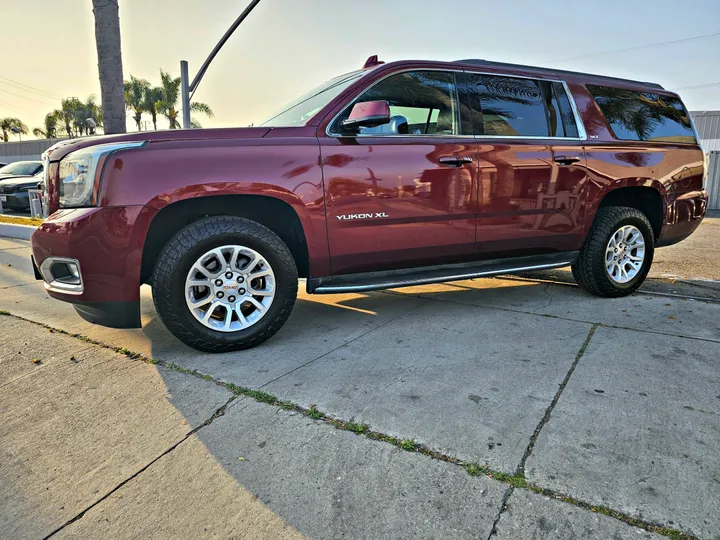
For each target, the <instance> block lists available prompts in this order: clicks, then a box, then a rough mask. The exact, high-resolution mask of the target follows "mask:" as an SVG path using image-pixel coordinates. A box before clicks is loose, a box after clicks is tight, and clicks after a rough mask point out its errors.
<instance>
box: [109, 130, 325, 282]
mask: <svg viewBox="0 0 720 540" xmlns="http://www.w3.org/2000/svg"><path fill="white" fill-rule="evenodd" d="M98 193H99V199H100V202H101V205H103V206H142V207H143V210H142V212H141V213H140V215H139V216H138V222H137V226H136V227H135V230H134V231H133V233H134V235H137V237H136V241H137V242H139V243H142V242H143V241H144V235H146V234H147V230H148V228H149V226H150V223H151V221H152V218H153V217H154V215H155V214H156V213H157V212H158V211H159V210H161V209H162V208H165V207H166V206H168V205H171V204H173V203H176V202H179V201H184V200H189V199H196V198H200V197H208V196H222V195H262V196H265V197H272V198H276V199H279V200H281V201H283V202H285V203H287V204H288V205H289V206H290V207H291V208H292V209H293V210H294V211H295V212H296V214H297V215H298V218H299V219H300V223H301V224H302V227H303V231H304V233H305V238H306V241H307V245H308V252H309V257H310V264H311V267H312V270H313V273H314V274H316V275H323V273H326V272H327V271H328V269H327V265H328V261H329V251H328V243H327V234H326V232H325V201H324V191H323V181H322V168H321V165H320V160H319V146H318V142H317V139H316V138H315V137H314V136H312V137H300V138H299V137H288V138H273V139H243V140H190V141H185V140H183V141H169V142H168V141H164V142H153V143H151V144H149V145H147V146H146V147H144V148H142V149H138V150H133V151H128V152H124V153H123V154H121V155H119V156H117V157H113V156H110V158H109V159H108V163H107V164H106V165H105V168H104V171H103V175H102V180H101V184H100V187H99V191H98Z"/></svg>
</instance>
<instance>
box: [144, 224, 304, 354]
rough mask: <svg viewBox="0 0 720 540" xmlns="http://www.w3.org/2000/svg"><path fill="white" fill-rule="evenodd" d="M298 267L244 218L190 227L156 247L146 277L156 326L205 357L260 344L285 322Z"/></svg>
mask: <svg viewBox="0 0 720 540" xmlns="http://www.w3.org/2000/svg"><path fill="white" fill-rule="evenodd" d="M297 280H298V276H297V268H296V267H295V262H294V260H293V257H292V255H291V254H290V250H289V249H288V248H287V246H286V245H285V244H284V243H283V242H282V240H280V238H278V237H277V235H275V234H274V233H273V232H272V231H271V230H269V229H268V228H266V227H264V226H263V225H260V224H259V223H256V222H254V221H250V220H247V219H244V218H239V217H233V216H218V217H210V218H205V219H202V220H199V221H196V222H194V223H192V224H190V225H188V226H187V227H185V228H184V229H183V230H181V231H180V232H179V233H178V234H176V235H175V236H174V237H173V238H172V239H171V240H170V241H169V242H168V243H167V244H166V245H165V247H164V248H163V250H162V252H161V253H160V256H159V257H158V260H157V264H156V265H155V270H154V273H153V277H152V283H153V301H154V302H155V308H156V310H157V312H158V314H159V315H160V318H161V319H162V321H163V323H165V325H166V326H167V327H168V329H169V330H170V331H171V332H172V333H173V334H174V335H175V336H176V337H177V338H178V339H180V340H181V341H182V342H184V343H185V344H187V345H190V346H191V347H194V348H195V349H198V350H201V351H207V352H225V351H233V350H239V349H247V348H250V347H254V346H256V345H259V344H260V343H262V342H263V341H265V340H266V339H268V338H269V337H271V336H272V335H273V334H274V333H275V332H277V331H278V330H279V329H280V327H282V325H283V324H284V323H285V321H286V320H287V318H288V317H289V315H290V312H291V311H292V308H293V305H294V303H295V299H296V297H297Z"/></svg>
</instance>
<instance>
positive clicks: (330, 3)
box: [0, 0, 720, 131]
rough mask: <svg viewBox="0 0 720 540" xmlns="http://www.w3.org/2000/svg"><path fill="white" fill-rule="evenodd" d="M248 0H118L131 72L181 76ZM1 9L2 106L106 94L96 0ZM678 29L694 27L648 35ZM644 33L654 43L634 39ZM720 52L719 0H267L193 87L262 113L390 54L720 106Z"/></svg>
mask: <svg viewBox="0 0 720 540" xmlns="http://www.w3.org/2000/svg"><path fill="white" fill-rule="evenodd" d="M248 3H249V0H119V6H120V27H121V33H122V38H121V39H122V55H123V70H124V77H125V79H128V78H129V76H130V74H132V75H135V76H136V77H140V78H144V79H147V80H149V81H150V82H152V83H154V84H158V85H159V83H160V69H161V68H162V69H164V70H166V71H169V72H171V73H172V74H173V75H175V76H179V73H180V66H179V64H180V60H182V59H185V60H188V62H189V63H190V76H191V77H193V76H194V74H195V73H196V72H197V70H198V69H199V67H200V66H201V65H202V63H203V61H204V60H205V58H206V57H207V55H208V54H209V53H210V51H211V50H212V48H213V47H214V45H215V43H217V41H218V39H219V38H220V37H221V36H222V35H223V33H224V32H225V31H226V30H227V28H228V27H229V26H230V24H231V23H232V22H233V21H234V19H235V18H236V17H237V15H238V14H239V13H240V12H241V11H242V10H243V9H244V8H245V6H246V5H247V4H248ZM0 14H1V17H0V24H1V25H2V36H3V45H2V48H0V118H1V117H5V116H13V117H19V118H20V119H21V120H22V121H23V122H24V123H25V124H26V125H27V126H28V127H29V128H30V130H31V131H32V129H33V128H35V127H41V126H42V123H43V118H44V116H45V114H46V113H48V112H50V111H52V110H53V109H55V108H59V106H60V98H62V97H72V96H74V97H79V98H81V99H86V98H87V97H88V96H89V95H90V94H95V95H96V96H98V98H99V96H100V85H99V82H98V70H97V54H96V50H95V34H94V25H93V14H92V2H91V0H0ZM709 34H715V36H713V37H707V38H703V39H689V38H696V37H698V36H706V35H709ZM677 40H686V41H681V42H679V43H670V44H665V45H658V46H655V47H646V46H648V45H654V44H658V43H663V42H668V41H677ZM635 47H644V48H641V49H635V50H630V51H624V50H625V49H631V48H635ZM615 51H623V52H615ZM718 52H720V0H684V1H682V2H678V1H677V0H604V1H603V2H595V1H589V0H545V1H532V0H503V1H502V2H489V1H484V2H483V1H480V0H442V1H438V0H434V1H433V0H262V1H261V2H260V4H259V5H258V7H257V8H255V10H254V11H253V12H252V13H251V14H250V16H249V17H248V18H247V19H246V21H245V22H244V23H243V24H242V25H241V26H240V27H239V28H238V30H237V31H236V32H235V34H234V35H233V36H232V37H231V38H230V40H229V41H228V43H227V44H226V45H225V47H224V48H223V49H222V50H221V52H220V54H219V55H218V56H217V58H216V59H215V61H214V62H213V63H212V64H211V65H210V68H209V70H208V71H207V73H206V74H205V77H204V79H203V81H202V82H201V84H200V86H199V88H198V90H197V92H196V94H195V98H194V99H196V100H198V101H202V102H205V103H207V104H208V105H210V106H211V107H212V109H213V110H214V112H215V118H212V119H208V118H206V117H202V116H199V117H198V120H199V121H200V122H201V124H202V125H203V127H223V126H246V125H249V124H251V123H255V124H257V123H260V122H262V121H263V120H265V119H266V118H268V117H269V116H271V114H272V113H273V112H275V111H277V110H279V109H280V108H281V106H282V105H283V104H284V103H287V102H288V101H291V100H292V99H293V98H294V97H295V96H297V95H300V94H302V93H304V92H305V91H307V90H308V89H310V88H312V87H315V86H317V85H318V84H320V83H321V82H323V81H325V80H327V79H330V78H332V77H334V76H336V75H339V74H342V73H346V72H348V71H352V70H355V69H359V68H360V67H361V66H362V64H363V63H364V62H365V60H366V59H367V57H369V56H370V55H373V54H377V55H379V57H380V59H381V60H385V61H391V60H402V59H433V60H458V59H463V58H483V59H486V60H495V61H501V62H513V63H521V64H532V65H540V66H549V67H557V68H560V69H570V70H577V71H586V72H591V73H599V74H602V75H612V76H618V77H627V78H633V79H639V80H646V81H652V82H658V83H660V84H662V85H663V86H664V87H665V88H669V89H673V90H678V92H679V93H680V95H681V97H682V98H683V100H684V101H685V104H686V105H687V107H688V108H689V109H690V110H717V109H720V84H715V85H714V86H707V87H705V88H688V89H685V88H686V87H691V86H699V85H707V84H712V83H720V54H718ZM128 120H129V121H128V129H129V130H134V129H136V128H135V126H134V122H132V120H131V119H130V116H129V115H128ZM144 120H148V121H149V120H150V119H149V117H146V118H144ZM166 127H167V122H166V121H165V120H164V119H161V120H160V122H159V128H161V129H164V128H166Z"/></svg>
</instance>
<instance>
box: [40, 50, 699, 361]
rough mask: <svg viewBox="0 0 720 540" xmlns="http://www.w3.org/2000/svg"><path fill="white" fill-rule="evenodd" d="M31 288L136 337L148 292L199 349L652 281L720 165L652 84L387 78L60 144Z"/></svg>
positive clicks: (510, 73)
mask: <svg viewBox="0 0 720 540" xmlns="http://www.w3.org/2000/svg"><path fill="white" fill-rule="evenodd" d="M44 160H45V164H46V166H45V171H46V173H45V174H46V182H45V185H46V186H47V190H48V191H47V194H46V197H47V202H48V205H49V209H50V211H51V212H52V215H50V217H49V218H48V219H47V220H46V221H45V222H44V223H43V224H42V225H41V226H40V227H39V229H38V230H37V231H36V232H35V233H34V235H33V237H32V249H33V260H34V264H35V269H36V277H37V278H38V279H42V280H43V281H44V284H45V288H46V289H47V292H48V294H49V295H50V296H52V297H53V298H56V299H58V300H62V301H65V302H70V303H72V304H74V306H75V308H76V310H77V312H78V313H79V314H80V315H81V316H82V317H84V318H85V319H87V320H88V321H91V322H93V323H97V324H102V325H107V326H112V327H117V328H132V327H139V326H140V324H141V322H140V286H141V285H142V284H144V283H149V284H150V285H151V286H152V292H153V300H154V303H155V307H156V310H157V313H158V314H159V316H160V318H161V319H162V321H163V322H164V323H165V325H166V326H167V327H168V328H169V329H170V331H171V332H172V333H173V334H174V335H175V336H176V337H177V338H179V339H180V340H181V341H183V342H185V343H186V344H188V345H190V346H192V347H195V348H197V349H199V350H202V351H214V352H219V351H229V350H237V349H243V348H248V347H252V346H255V345H258V344H259V343H262V342H263V341H265V340H266V339H268V338H269V337H270V336H272V335H273V334H274V333H275V332H277V331H278V330H279V329H280V327H281V326H282V325H283V323H284V322H285V321H286V320H287V318H288V316H289V315H290V312H291V310H292V308H293V305H294V303H295V299H296V296H297V291H298V277H300V278H305V280H306V281H305V284H306V287H307V292H308V293H343V292H357V291H370V290H375V289H383V288H389V287H402V286H405V285H417V284H422V283H434V282H441V281H450V280H458V279H469V278H475V277H482V276H490V275H497V274H504V273H509V272H520V271H522V272H528V271H532V270H541V269H549V268H558V267H562V266H567V265H570V266H572V271H573V274H574V276H575V279H576V280H577V282H578V283H579V284H580V286H581V287H582V288H583V289H585V290H586V291H588V292H589V293H592V294H595V295H599V296H605V297H617V296H623V295H627V294H630V293H632V292H633V291H635V290H636V289H637V288H638V287H639V286H640V284H641V283H642V282H643V280H644V279H645V277H646V276H647V274H648V271H649V269H650V265H651V263H652V260H653V251H654V249H655V248H657V247H660V246H667V245H670V244H673V243H675V242H679V241H680V240H682V239H684V238H686V237H687V236H688V235H690V234H691V233H692V232H693V231H694V230H695V229H696V228H697V227H698V225H699V224H700V222H701V220H702V218H703V216H704V215H705V211H706V205H707V193H706V192H705V191H704V181H705V178H704V176H705V171H706V164H705V157H704V155H703V152H702V150H701V148H700V146H699V145H698V141H697V137H696V133H695V130H694V127H693V125H692V121H691V119H690V117H689V115H688V112H687V110H686V109H685V107H684V105H683V104H682V102H681V100H680V98H679V97H678V96H677V95H676V94H674V93H672V92H669V91H667V90H665V89H663V87H662V86H660V85H658V84H653V83H648V82H639V81H632V80H624V79H617V78H612V77H603V76H598V75H589V74H583V73H576V72H568V71H557V70H551V69H545V68H535V67H529V66H520V65H510V64H501V63H496V62H489V61H483V60H462V61H457V62H429V61H401V62H392V63H387V64H385V63H382V62H379V61H377V58H376V57H371V58H370V59H369V60H368V62H366V64H365V66H363V69H361V70H359V71H354V72H352V73H348V74H346V75H342V76H340V77H337V78H335V79H332V80H330V81H328V82H327V83H325V84H323V85H321V86H320V87H318V88H316V89H314V90H313V91H311V92H310V93H308V94H306V95H304V96H302V97H301V98H299V99H297V100H296V101H295V102H294V103H293V104H291V105H290V106H288V107H286V108H285V109H284V110H282V111H281V112H279V113H278V114H276V115H275V116H273V117H272V118H270V119H269V120H267V121H266V122H265V123H263V124H261V125H260V126H257V127H250V128H229V129H205V130H169V131H159V132H149V133H148V132H143V133H132V134H127V135H118V136H105V137H101V138H93V139H81V140H77V139H76V140H71V141H66V142H65V143H62V144H60V145H58V146H56V147H54V148H52V149H51V150H50V151H48V152H47V153H46V155H45V156H44Z"/></svg>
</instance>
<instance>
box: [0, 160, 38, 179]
mask: <svg viewBox="0 0 720 540" xmlns="http://www.w3.org/2000/svg"><path fill="white" fill-rule="evenodd" d="M38 167H42V164H41V163H35V162H32V161H18V162H17V163H11V164H10V165H5V166H4V167H0V174H15V175H17V176H32V175H33V174H35V173H36V172H37V170H38Z"/></svg>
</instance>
